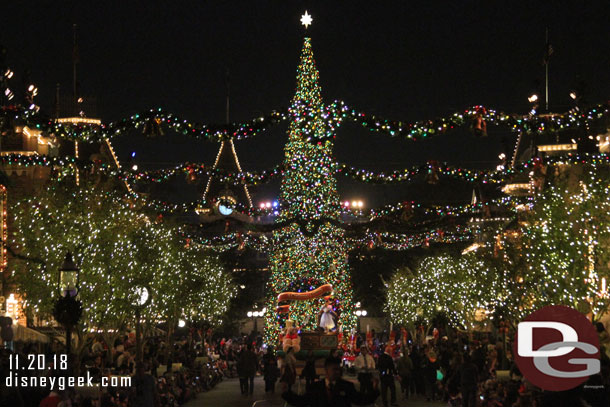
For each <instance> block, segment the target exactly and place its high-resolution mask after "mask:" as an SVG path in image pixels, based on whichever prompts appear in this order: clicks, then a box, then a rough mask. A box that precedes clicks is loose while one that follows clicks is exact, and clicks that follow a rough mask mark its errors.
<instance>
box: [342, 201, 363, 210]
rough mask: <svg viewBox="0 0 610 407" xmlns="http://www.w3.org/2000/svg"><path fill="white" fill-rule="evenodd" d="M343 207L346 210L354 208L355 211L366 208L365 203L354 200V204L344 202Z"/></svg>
mask: <svg viewBox="0 0 610 407" xmlns="http://www.w3.org/2000/svg"><path fill="white" fill-rule="evenodd" d="M343 206H345V207H346V208H349V207H352V208H354V209H360V208H362V207H364V203H363V202H362V201H359V200H354V201H352V202H350V201H345V202H343Z"/></svg>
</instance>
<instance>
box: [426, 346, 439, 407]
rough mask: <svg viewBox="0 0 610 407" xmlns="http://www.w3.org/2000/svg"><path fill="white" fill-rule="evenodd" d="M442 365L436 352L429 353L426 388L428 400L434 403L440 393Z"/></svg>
mask: <svg viewBox="0 0 610 407" xmlns="http://www.w3.org/2000/svg"><path fill="white" fill-rule="evenodd" d="M440 367H441V365H440V363H439V362H438V360H437V358H436V352H435V351H433V350H430V351H428V355H427V357H426V360H425V362H424V369H423V374H424V382H425V386H426V400H427V401H430V400H432V401H434V400H436V396H437V393H438V385H437V381H438V372H437V371H438V370H440Z"/></svg>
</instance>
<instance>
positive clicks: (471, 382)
mask: <svg viewBox="0 0 610 407" xmlns="http://www.w3.org/2000/svg"><path fill="white" fill-rule="evenodd" d="M463 360H464V362H463V363H462V365H461V366H460V367H459V368H458V371H457V374H458V375H459V378H460V391H461V393H462V405H463V406H464V407H475V406H476V405H477V383H478V372H479V369H478V367H477V365H475V364H474V362H473V361H472V358H471V357H470V355H469V354H468V353H464V356H463Z"/></svg>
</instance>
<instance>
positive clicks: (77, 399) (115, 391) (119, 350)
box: [0, 335, 229, 407]
mask: <svg viewBox="0 0 610 407" xmlns="http://www.w3.org/2000/svg"><path fill="white" fill-rule="evenodd" d="M192 339H193V338H192V337H189V339H187V338H186V337H184V338H181V339H179V340H178V341H176V342H174V343H173V344H172V346H168V345H167V344H166V341H165V340H162V339H160V338H158V337H157V338H154V337H151V338H147V339H146V340H144V341H143V346H142V354H143V358H142V361H143V362H142V363H141V364H137V363H136V344H135V340H134V337H133V335H124V336H121V337H119V338H118V339H116V341H115V342H114V344H113V346H108V345H107V344H106V342H105V341H104V340H103V339H102V338H101V337H97V336H92V337H90V338H88V339H87V342H86V344H85V345H84V347H83V348H82V350H79V356H80V357H79V358H78V360H77V359H76V358H74V357H73V358H71V359H70V361H69V364H68V368H67V369H61V367H59V366H56V365H55V364H54V363H53V361H57V360H58V359H57V358H54V357H53V356H54V355H61V354H63V353H65V347H64V346H63V345H62V344H60V343H58V342H54V343H53V344H51V345H48V344H45V345H43V344H32V343H14V344H12V346H11V348H10V349H9V348H5V349H2V350H1V354H0V377H1V378H2V379H3V380H2V383H0V405H2V406H5V405H6V406H15V407H21V406H24V407H29V406H41V407H89V406H94V407H131V406H155V407H176V406H180V405H182V404H184V403H186V402H187V401H189V400H191V399H193V398H195V397H196V396H197V394H198V393H201V392H205V391H209V390H211V389H212V388H214V386H216V384H218V383H219V382H220V381H222V379H223V377H225V376H226V374H227V372H228V371H229V368H228V366H227V363H226V360H221V359H220V357H219V355H218V350H217V349H218V348H220V344H219V343H217V344H213V345H210V344H208V343H207V342H206V341H204V340H198V341H194V340H192ZM15 355H19V357H20V359H21V360H28V355H45V358H44V360H45V361H46V364H45V366H44V367H43V368H42V369H38V368H37V369H35V370H30V371H27V372H24V373H21V372H18V374H20V375H34V376H38V377H40V376H46V377H47V378H51V377H55V378H59V377H62V376H63V377H68V376H76V377H88V376H90V377H91V381H92V383H93V384H94V386H93V387H91V386H76V387H68V386H66V388H59V386H57V385H56V386H55V388H50V386H34V387H31V386H27V387H19V386H11V387H8V386H6V383H5V380H4V378H6V377H7V376H8V375H10V374H13V375H15V367H14V365H11V358H13V363H14V357H15ZM103 378H105V382H107V383H108V384H109V385H108V386H107V387H104V386H99V384H101V383H102V380H103ZM112 378H115V379H116V380H112ZM120 378H130V381H121V380H120ZM55 383H60V382H59V380H55ZM114 383H117V385H114Z"/></svg>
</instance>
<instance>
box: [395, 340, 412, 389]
mask: <svg viewBox="0 0 610 407" xmlns="http://www.w3.org/2000/svg"><path fill="white" fill-rule="evenodd" d="M396 365H397V366H396V370H397V371H398V377H400V392H401V393H402V395H403V397H404V399H405V400H407V399H408V398H409V395H414V394H415V383H414V381H413V378H412V377H413V361H412V360H411V358H410V357H409V349H408V348H407V349H404V350H403V352H402V355H401V356H400V358H399V359H398V362H397V363H396Z"/></svg>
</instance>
